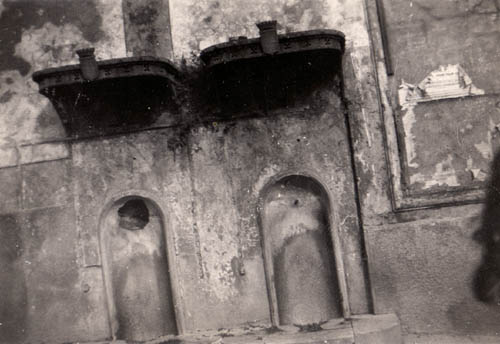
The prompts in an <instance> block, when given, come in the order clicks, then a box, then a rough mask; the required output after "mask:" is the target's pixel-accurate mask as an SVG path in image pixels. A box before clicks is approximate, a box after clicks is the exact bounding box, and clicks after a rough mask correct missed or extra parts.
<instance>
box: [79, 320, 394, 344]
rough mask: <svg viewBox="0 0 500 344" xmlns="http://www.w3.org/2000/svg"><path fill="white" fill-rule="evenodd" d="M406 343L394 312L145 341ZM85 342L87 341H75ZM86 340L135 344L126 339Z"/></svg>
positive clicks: (150, 343) (160, 343) (163, 343)
mask: <svg viewBox="0 0 500 344" xmlns="http://www.w3.org/2000/svg"><path fill="white" fill-rule="evenodd" d="M250 343H255V344H270V343H273V344H306V343H307V344H402V343H403V339H402V337H401V329H400V325H399V320H398V318H397V317H396V316H395V315H393V314H384V315H362V316H353V317H352V318H351V319H348V320H347V319H337V320H332V321H330V322H328V323H326V324H322V325H321V330H318V328H316V327H314V326H309V327H302V328H299V327H294V326H284V327H282V328H280V329H277V328H276V329H273V330H272V331H269V330H268V331H264V332H262V333H255V332H253V333H251V334H250V333H248V334H245V333H244V334H236V333H235V334H232V333H231V332H224V333H221V332H218V333H203V334H196V335H194V334H192V335H184V336H177V337H175V338H171V337H170V338H160V339H156V340H152V341H148V342H145V343H142V344H250ZM74 344H83V343H74ZM86 344H132V342H126V341H121V340H120V341H113V342H98V343H97V342H95V343H86Z"/></svg>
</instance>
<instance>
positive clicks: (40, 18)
mask: <svg viewBox="0 0 500 344" xmlns="http://www.w3.org/2000/svg"><path fill="white" fill-rule="evenodd" d="M3 6H4V10H3V12H2V13H1V16H0V27H1V30H2V31H1V36H2V49H1V50H0V72H1V71H4V70H13V69H15V70H19V72H20V73H21V75H23V76H24V75H26V74H27V73H28V72H29V71H30V68H31V66H30V63H29V61H26V60H25V59H23V58H22V57H19V56H16V55H15V52H16V45H17V44H18V43H20V42H21V39H22V35H23V32H24V31H26V30H32V29H39V28H41V27H42V26H44V25H45V24H46V23H52V24H53V25H56V26H63V25H64V24H72V25H75V26H76V27H77V28H78V29H79V30H80V31H81V33H82V35H83V37H84V38H85V39H86V40H87V41H89V42H97V41H98V40H99V39H100V38H101V37H102V36H103V35H104V32H103V31H102V30H101V24H102V18H101V15H100V13H99V11H98V10H97V7H96V3H95V1H93V0H85V1H76V2H73V3H72V4H71V6H67V4H65V2H63V1H40V0H34V1H4V2H3ZM60 43H61V42H53V44H52V45H46V46H45V49H46V50H47V51H46V52H48V51H50V50H54V52H53V53H55V54H57V49H60V46H59V44H60ZM75 43H78V42H75Z"/></svg>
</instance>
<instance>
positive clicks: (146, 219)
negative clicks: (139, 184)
mask: <svg viewBox="0 0 500 344" xmlns="http://www.w3.org/2000/svg"><path fill="white" fill-rule="evenodd" d="M100 230H101V233H100V234H101V236H100V239H101V252H102V256H103V265H104V278H105V282H106V288H107V291H108V306H109V309H110V316H111V330H112V332H113V337H114V338H116V339H124V340H131V341H142V340H148V339H152V338H157V337H159V336H163V335H167V334H177V325H176V317H175V310H174V300H173V297H172V289H171V279H170V276H169V267H168V263H169V262H168V258H167V249H166V240H165V228H164V223H163V220H162V216H161V211H160V209H158V207H157V206H156V205H155V204H154V203H153V202H152V201H150V200H148V199H145V198H142V197H132V196H128V197H123V198H121V199H119V200H118V201H116V202H114V203H113V204H112V205H111V207H109V209H108V210H107V211H106V213H105V214H104V216H103V218H102V220H101V228H100Z"/></svg>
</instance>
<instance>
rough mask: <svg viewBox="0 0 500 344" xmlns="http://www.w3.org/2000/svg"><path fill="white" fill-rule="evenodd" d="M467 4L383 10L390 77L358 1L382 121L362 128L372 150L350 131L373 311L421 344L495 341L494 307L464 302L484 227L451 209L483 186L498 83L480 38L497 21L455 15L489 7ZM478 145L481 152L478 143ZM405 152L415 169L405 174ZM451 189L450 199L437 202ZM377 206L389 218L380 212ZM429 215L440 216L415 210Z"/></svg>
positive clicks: (468, 212) (465, 211) (374, 25)
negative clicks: (388, 315)
mask: <svg viewBox="0 0 500 344" xmlns="http://www.w3.org/2000/svg"><path fill="white" fill-rule="evenodd" d="M474 3H476V5H477V6H474V4H473V2H467V4H466V3H464V2H460V1H449V2H446V3H445V2H439V3H436V2H432V3H431V2H425V3H424V2H422V1H412V2H404V1H383V4H384V7H385V9H386V12H387V13H386V17H387V23H388V36H389V45H390V51H389V52H388V53H389V54H390V56H391V57H392V59H393V63H394V67H395V74H394V76H388V75H387V74H386V65H385V61H384V51H383V49H382V44H381V35H380V32H381V31H380V23H379V19H378V18H377V10H376V7H375V2H367V4H368V14H369V23H370V27H371V29H372V31H371V33H372V43H373V47H374V56H373V57H374V66H375V67H376V71H377V74H376V75H375V77H376V81H377V84H378V86H379V87H380V88H379V95H378V97H379V98H378V99H379V100H378V101H377V102H378V103H379V104H380V106H381V108H380V112H379V113H380V114H382V117H379V116H376V117H375V116H374V117H372V118H371V119H370V122H371V125H370V127H369V128H370V129H369V131H368V132H372V133H374V135H373V136H372V138H374V139H373V140H372V141H371V145H370V142H369V140H368V138H369V137H370V136H369V135H366V133H364V132H362V131H359V128H361V127H362V124H363V122H362V121H361V122H357V121H358V120H359V117H356V116H355V117H353V122H352V123H353V128H354V129H353V136H354V147H355V152H356V153H355V156H356V158H357V167H358V168H357V171H358V173H359V177H360V178H361V180H360V183H359V187H360V201H361V204H362V215H363V217H362V218H363V223H364V233H365V243H366V246H367V251H368V262H369V269H370V276H371V280H370V282H371V285H372V290H373V294H374V304H375V311H376V312H388V311H391V310H392V311H395V312H396V313H397V314H398V315H399V317H400V319H401V323H402V326H403V330H404V332H405V333H406V334H409V333H413V334H418V335H417V337H418V336H419V335H430V337H429V336H428V337H426V338H427V339H426V340H428V341H429V342H431V341H433V340H434V339H432V338H433V337H432V335H437V334H441V335H444V336H445V337H446V335H450V336H454V337H453V338H454V339H452V340H451V341H450V342H461V341H462V340H465V339H464V338H466V336H467V335H485V336H487V335H489V336H498V331H497V325H496V324H497V320H495V319H498V309H497V306H495V305H488V304H485V303H482V302H480V301H479V300H478V299H477V298H476V295H475V293H474V289H475V285H474V284H475V281H474V280H475V278H476V272H477V269H478V268H479V265H480V263H481V256H482V253H483V249H484V247H483V245H482V242H477V241H476V240H475V239H476V237H477V235H476V234H477V232H478V231H479V230H481V228H482V227H484V226H488V223H486V224H485V223H484V221H483V220H484V219H483V217H484V213H483V206H482V205H480V204H478V205H468V206H465V205H459V204H457V203H456V202H457V201H461V200H464V199H466V198H464V197H462V196H460V192H462V190H465V189H466V188H469V187H474V186H478V185H479V184H480V182H481V183H483V186H484V185H485V180H486V175H487V174H488V173H489V171H490V169H491V162H492V153H491V150H490V149H492V148H491V147H492V146H494V143H493V144H492V145H491V146H490V145H489V143H490V138H493V137H494V136H495V135H493V133H494V130H495V128H494V123H495V121H496V116H497V113H496V112H497V111H496V105H495V100H494V99H495V97H496V95H495V94H496V92H497V91H496V90H495V87H496V86H494V84H495V83H496V81H494V80H490V77H488V76H487V74H489V73H491V75H494V74H495V72H494V71H496V70H498V63H497V62H496V61H495V60H496V58H495V56H496V53H495V52H493V51H492V50H491V47H490V45H489V44H487V43H481V42H482V41H481V40H482V38H481V37H483V36H484V37H493V36H496V35H497V33H496V31H497V26H496V25H494V23H495V18H496V15H495V13H493V12H492V13H489V14H482V15H479V14H478V13H477V11H476V12H474V11H472V10H471V11H466V10H465V9H464V8H462V9H461V10H460V11H459V13H458V12H457V8H460V7H461V6H472V7H473V8H475V9H476V10H477V9H478V8H479V7H481V6H482V5H486V4H487V3H490V4H493V2H488V1H483V2H481V1H477V2H474ZM481 4H482V5H481ZM424 7H425V8H427V10H425V11H424V10H423V8H424ZM486 12H488V11H486ZM490 12H491V11H490ZM425 16H427V17H425ZM437 17H439V18H437ZM479 18H483V19H479ZM473 19H474V20H473ZM479 22H480V23H479ZM475 23H477V25H476V24H475ZM458 26H460V27H458ZM404 28H407V29H406V30H404ZM439 28H440V29H439ZM427 47H432V48H427ZM478 51H481V53H479V52H478ZM475 54H478V55H475ZM472 55H474V56H472ZM445 61H446V62H445ZM441 66H443V67H441ZM459 66H460V67H459ZM417 74H418V75H417ZM403 79H404V82H405V83H403V84H402V80H403ZM457 80H458V83H457ZM421 81H422V83H421ZM452 81H453V82H452ZM408 84H411V85H408ZM400 85H402V86H403V87H401V88H399V86H400ZM417 86H418V87H417ZM398 91H400V92H398ZM401 91H404V92H401ZM441 91H444V92H442V93H440V92H441ZM483 91H484V93H485V94H484V95H481V93H483ZM346 92H351V91H350V90H349V87H347V88H346ZM467 92H469V93H467ZM402 93H403V95H404V96H405V97H401V95H402ZM471 93H472V95H470V94H471ZM442 98H444V99H442ZM448 98H449V99H448ZM490 118H491V119H492V120H491V121H490ZM372 125H379V129H380V128H384V129H385V130H384V131H383V132H381V131H380V130H379V129H375V127H374V126H372ZM356 127H358V129H356ZM396 127H397V128H398V130H399V131H396V130H394V128H396ZM410 127H411V130H406V129H405V128H410ZM403 129H404V130H403ZM378 133H382V134H384V136H385V137H384V136H379V135H378ZM489 133H492V134H489ZM379 139H380V140H379ZM485 140H486V141H487V142H488V144H480V143H481V142H482V141H485ZM491 141H494V139H491ZM408 143H410V144H411V143H413V145H410V146H411V147H413V149H414V152H413V153H411V154H414V155H411V154H410V157H411V158H412V159H413V160H412V161H413V163H416V164H418V166H417V165H415V164H413V165H411V166H408V165H407V166H406V167H405V165H404V164H406V163H408V160H406V161H405V159H407V158H408V155H409V154H408V152H409V151H408ZM477 144H479V145H477ZM405 145H406V146H405ZM405 147H406V148H405ZM370 148H371V149H370ZM478 148H479V149H482V148H484V151H483V152H484V153H488V154H482V153H481V152H480V151H479V150H478ZM410 152H411V150H410ZM417 160H418V162H417ZM379 161H383V163H382V166H381V165H380V164H379ZM401 161H402V162H403V164H402V165H401V166H402V169H401V168H399V167H398V166H400V165H398V164H399V163H400V162H401ZM412 161H410V163H411V162H412ZM369 167H371V168H369ZM379 167H381V168H380V169H379ZM408 167H409V168H408ZM483 169H485V170H483ZM370 170H371V172H369V173H367V172H368V171H370ZM373 171H378V172H377V173H373ZM401 171H402V172H403V173H409V176H410V177H409V179H407V180H406V181H407V182H409V181H410V180H411V179H412V178H413V183H414V184H413V185H410V189H409V192H406V191H405V184H404V181H405V179H404V176H401ZM382 174H385V175H386V177H385V178H384V180H381V179H380V178H381V177H382ZM411 176H412V177H411ZM419 178H420V179H419ZM479 178H481V179H482V180H481V181H480V180H479ZM388 182H390V184H388ZM402 182H403V184H401V183H402ZM486 183H488V182H487V181H486ZM448 184H450V185H448ZM451 184H453V185H451ZM488 185H489V184H488ZM453 188H454V189H455V191H456V194H455V193H443V191H444V190H450V189H453ZM477 195H479V194H477ZM477 195H476V196H475V197H476V198H475V199H478V198H477ZM374 196H378V197H380V198H379V200H381V202H374V200H375V199H376V198H374ZM470 199H472V198H470ZM387 202H391V203H392V207H390V206H389V207H385V206H380V205H386V204H389V203H387ZM429 204H438V205H439V204H441V205H447V207H441V208H439V207H435V208H430V209H421V210H417V208H418V207H421V206H423V205H425V206H428V205H429ZM391 208H393V209H395V210H398V211H397V212H394V211H392V210H391ZM403 209H405V210H406V211H405V212H401V210H403ZM408 338H410V337H408ZM413 338H416V337H415V336H414V337H413ZM436 338H437V337H436ZM440 338H441V339H439V340H444V339H443V338H444V337H440ZM450 338H451V337H450ZM439 340H438V341H436V342H439ZM490 340H491V338H490ZM424 342H425V341H424Z"/></svg>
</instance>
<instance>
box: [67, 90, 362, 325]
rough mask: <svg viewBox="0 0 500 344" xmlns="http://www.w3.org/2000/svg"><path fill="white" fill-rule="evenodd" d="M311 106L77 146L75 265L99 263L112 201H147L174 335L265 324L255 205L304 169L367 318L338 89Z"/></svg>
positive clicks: (355, 303) (265, 301) (317, 98)
mask: <svg viewBox="0 0 500 344" xmlns="http://www.w3.org/2000/svg"><path fill="white" fill-rule="evenodd" d="M311 104H316V105H311V106H310V107H307V108H305V109H301V110H300V111H299V110H294V112H293V113H288V112H283V111H282V112H280V113H276V114H274V115H273V116H272V117H269V118H258V119H257V118H255V119H245V120H243V119H242V120H239V121H225V122H220V123H219V122H212V123H207V124H202V125H195V126H193V127H192V128H191V129H175V130H174V129H161V130H152V131H147V132H142V133H138V134H129V135H127V136H120V137H116V138H107V139H99V140H90V141H82V142H79V143H76V144H75V145H74V146H73V161H74V164H75V165H74V166H75V171H74V176H75V190H76V192H75V194H76V200H75V204H76V209H77V210H76V212H77V218H78V231H79V238H80V241H79V246H81V247H83V250H82V257H81V259H82V260H81V263H82V264H83V266H84V267H92V266H100V265H101V264H102V261H101V259H102V258H101V254H100V252H99V230H100V229H99V228H100V223H99V218H100V216H101V215H100V212H101V211H102V209H104V208H105V207H106V205H107V204H109V202H111V201H112V200H114V199H117V198H118V197H124V196H133V195H135V196H140V197H144V198H148V199H151V200H153V201H154V202H156V204H158V206H159V208H160V209H161V211H162V212H163V213H164V215H165V227H166V231H167V233H169V234H168V235H167V249H169V250H173V252H170V253H169V256H172V257H173V260H171V261H170V262H169V264H170V266H171V270H170V278H171V280H172V288H173V291H174V292H173V294H174V297H175V298H176V304H177V305H178V309H177V312H178V313H177V317H178V318H180V320H178V321H180V322H181V328H182V330H184V331H188V332H189V331H194V330H195V329H198V330H199V329H218V328H221V327H232V326H238V325H243V324H245V323H250V324H252V323H258V324H267V325H270V317H269V314H270V308H269V307H270V306H269V302H268V294H267V287H266V280H265V273H264V261H263V254H262V248H261V247H262V243H261V235H260V231H261V228H260V227H259V221H258V216H259V209H258V204H259V199H260V197H261V196H262V194H261V192H262V190H263V189H264V187H265V186H266V185H267V184H268V183H270V182H271V181H273V180H275V179H276V178H278V177H279V176H280V175H281V176H284V175H288V174H292V175H293V174H298V175H301V174H305V175H308V176H313V178H318V182H320V183H322V185H323V186H324V187H325V188H326V189H327V190H328V193H329V195H331V198H332V199H331V200H330V201H331V203H332V204H333V205H332V208H331V209H330V210H331V211H332V212H333V217H334V219H335V222H334V223H332V228H333V229H332V230H337V231H338V232H339V235H340V237H341V238H342V239H341V241H340V247H341V248H342V252H341V256H342V257H343V261H344V262H343V263H344V266H345V269H346V270H348V271H349V274H348V275H347V277H346V279H347V284H348V286H349V288H350V290H351V292H350V293H349V295H348V298H349V301H350V302H351V303H352V305H353V309H354V310H355V311H358V312H365V313H366V312H367V309H368V308H369V305H368V300H367V298H368V297H367V294H368V292H367V289H366V285H365V280H364V278H365V276H364V271H363V263H362V258H361V247H360V243H359V236H360V233H359V227H358V224H357V221H356V205H355V200H354V185H353V177H352V169H351V165H350V157H349V148H348V144H347V139H346V138H347V131H346V128H345V118H344V111H343V106H342V103H341V101H340V98H339V97H338V95H336V94H335V92H324V93H323V94H319V93H318V94H316V95H315V97H314V101H312V102H311ZM318 104H319V105H318ZM332 147H334V148H333V149H332ZM169 240H170V243H168V241H169ZM101 250H102V246H101Z"/></svg>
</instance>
